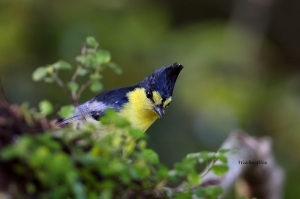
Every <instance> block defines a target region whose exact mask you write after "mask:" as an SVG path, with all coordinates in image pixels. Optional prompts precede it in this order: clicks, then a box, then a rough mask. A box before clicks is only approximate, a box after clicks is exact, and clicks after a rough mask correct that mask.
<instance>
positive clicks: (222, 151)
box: [218, 149, 235, 155]
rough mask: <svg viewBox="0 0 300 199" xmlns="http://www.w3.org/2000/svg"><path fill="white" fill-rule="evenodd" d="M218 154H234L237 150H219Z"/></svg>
mask: <svg viewBox="0 0 300 199" xmlns="http://www.w3.org/2000/svg"><path fill="white" fill-rule="evenodd" d="M218 153H223V154H228V155H229V154H233V153H235V150H234V149H220V150H218Z"/></svg>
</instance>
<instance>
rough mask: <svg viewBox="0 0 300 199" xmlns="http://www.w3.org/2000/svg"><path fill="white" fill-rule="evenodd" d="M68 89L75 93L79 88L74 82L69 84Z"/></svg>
mask: <svg viewBox="0 0 300 199" xmlns="http://www.w3.org/2000/svg"><path fill="white" fill-rule="evenodd" d="M68 87H69V89H70V90H71V91H72V92H76V91H77V90H78V88H79V86H78V84H77V83H76V82H69V83H68Z"/></svg>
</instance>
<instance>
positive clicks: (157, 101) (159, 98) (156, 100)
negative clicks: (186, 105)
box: [152, 91, 162, 105]
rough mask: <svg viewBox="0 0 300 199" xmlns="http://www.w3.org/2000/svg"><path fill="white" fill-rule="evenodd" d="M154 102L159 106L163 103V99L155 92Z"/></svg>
mask: <svg viewBox="0 0 300 199" xmlns="http://www.w3.org/2000/svg"><path fill="white" fill-rule="evenodd" d="M152 94H153V101H154V104H155V105H159V104H161V102H162V97H161V95H160V94H159V93H158V92H157V91H153V93H152Z"/></svg>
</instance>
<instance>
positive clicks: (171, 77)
mask: <svg viewBox="0 0 300 199" xmlns="http://www.w3.org/2000/svg"><path fill="white" fill-rule="evenodd" d="M182 68H183V66H182V65H181V64H178V63H174V64H172V65H170V66H167V67H162V68H160V69H157V70H155V71H154V72H153V73H152V74H151V75H149V76H147V77H146V78H145V79H144V80H143V81H141V82H140V83H139V84H138V85H139V86H140V87H141V88H143V91H144V96H145V97H146V98H144V99H146V101H147V104H148V106H147V108H150V109H152V110H154V111H155V112H156V113H157V114H158V116H159V117H162V116H163V114H164V113H165V109H166V108H167V107H168V106H169V105H170V103H171V101H172V94H173V89H174V86H175V82H176V79H177V77H178V75H179V73H180V71H181V70H182Z"/></svg>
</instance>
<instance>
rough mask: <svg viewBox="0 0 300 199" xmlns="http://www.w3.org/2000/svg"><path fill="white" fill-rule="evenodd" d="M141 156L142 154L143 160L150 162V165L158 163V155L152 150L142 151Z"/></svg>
mask: <svg viewBox="0 0 300 199" xmlns="http://www.w3.org/2000/svg"><path fill="white" fill-rule="evenodd" d="M143 154H144V156H145V158H146V159H147V160H148V161H150V162H151V163H153V164H157V163H158V162H159V158H158V155H157V153H155V152H154V151H153V150H151V149H144V150H143Z"/></svg>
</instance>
